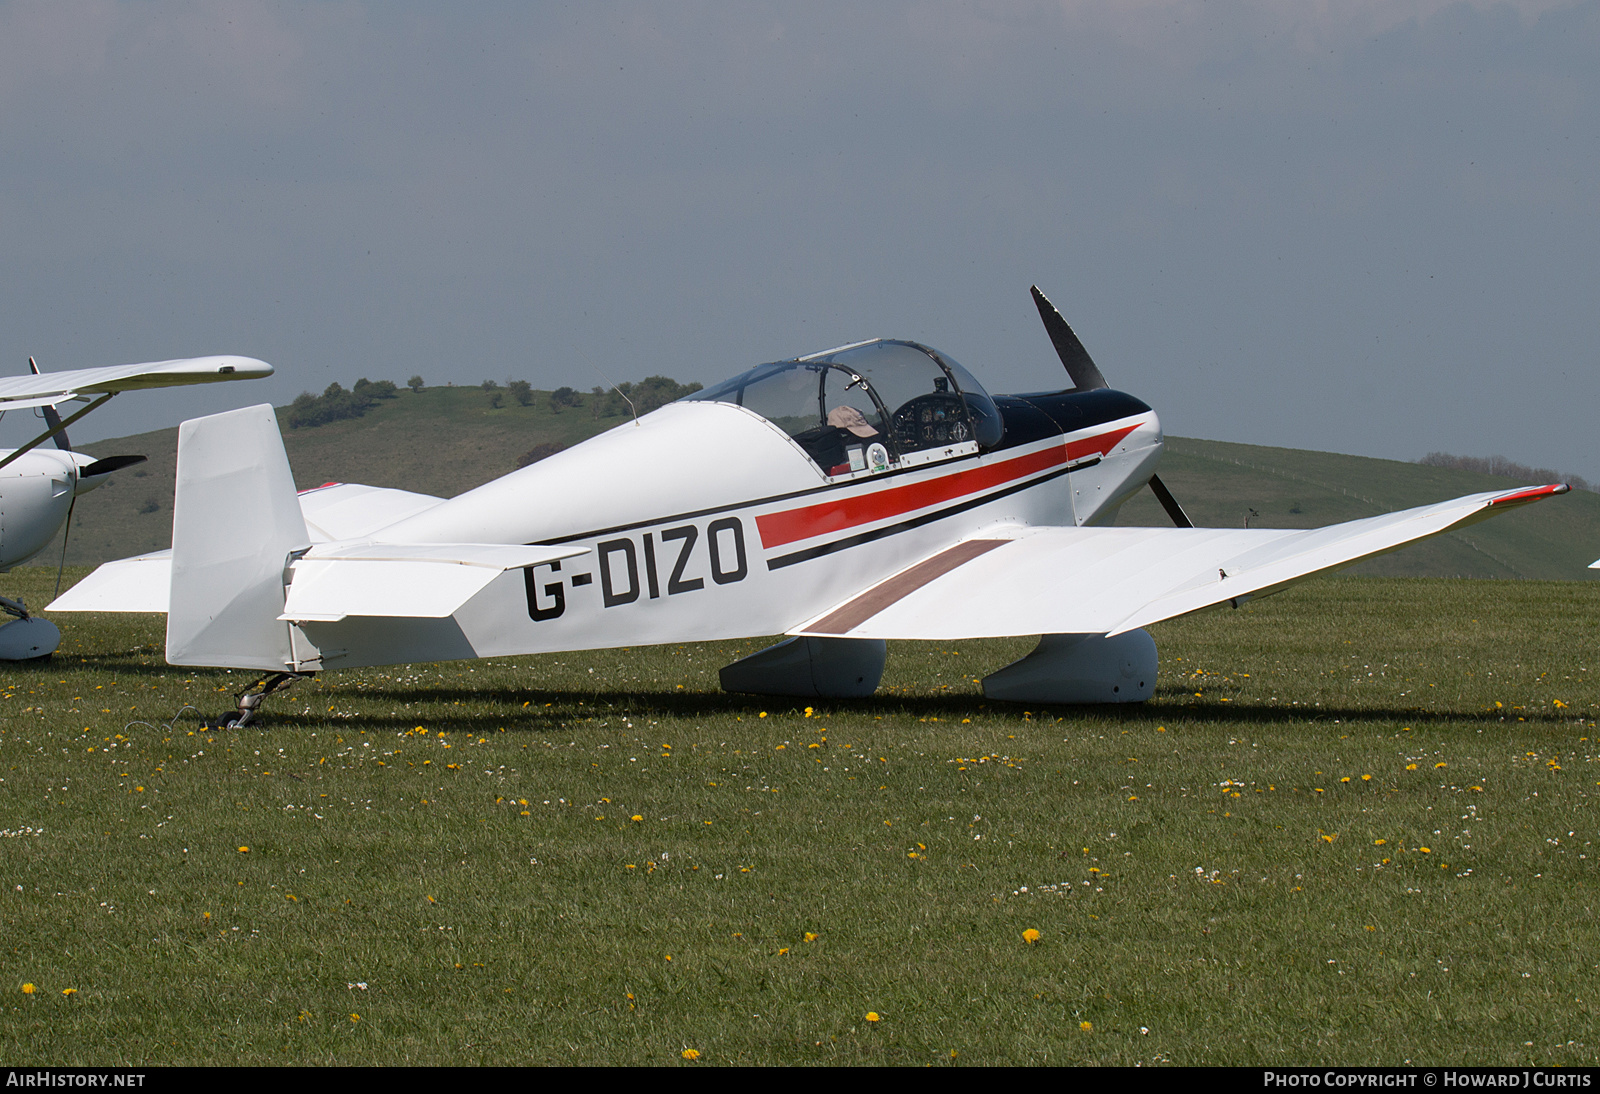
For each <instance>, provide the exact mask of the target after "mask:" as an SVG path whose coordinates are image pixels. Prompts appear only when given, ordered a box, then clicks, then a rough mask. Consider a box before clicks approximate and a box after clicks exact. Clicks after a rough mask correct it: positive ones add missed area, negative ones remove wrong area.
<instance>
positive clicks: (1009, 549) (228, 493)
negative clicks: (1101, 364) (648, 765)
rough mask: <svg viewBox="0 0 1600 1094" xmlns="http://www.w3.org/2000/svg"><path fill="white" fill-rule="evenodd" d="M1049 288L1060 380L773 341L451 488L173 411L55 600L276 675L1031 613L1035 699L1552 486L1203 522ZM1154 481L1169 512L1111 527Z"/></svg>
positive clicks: (800, 657)
mask: <svg viewBox="0 0 1600 1094" xmlns="http://www.w3.org/2000/svg"><path fill="white" fill-rule="evenodd" d="M1034 296H1035V301H1036V303H1037V305H1038V307H1039V311H1040V314H1041V316H1042V317H1043V318H1044V320H1045V324H1046V327H1047V329H1048V331H1049V333H1050V335H1051V339H1052V341H1053V342H1054V343H1055V346H1056V349H1057V352H1058V354H1059V355H1060V357H1061V359H1062V362H1063V363H1064V364H1065V365H1066V367H1067V371H1068V373H1069V374H1070V376H1071V377H1072V380H1073V385H1074V386H1073V387H1072V388H1071V389H1068V390H1064V391H1054V392H1046V393H1040V394H1030V395H1014V396H1004V395H1002V396H994V397H991V396H990V395H989V394H988V393H986V392H985V391H984V389H983V387H982V385H980V384H979V383H978V381H977V379H976V378H975V377H973V375H972V374H971V373H970V372H968V371H967V370H966V369H964V368H962V367H961V366H960V365H959V364H957V363H956V362H955V361H953V360H951V359H950V358H949V357H948V356H946V355H944V354H942V353H939V352H938V351H936V350H932V349H929V348H928V347H926V346H922V345H918V344H916V343H913V342H900V341H883V340H877V341H870V342H858V343H855V344H852V345H848V346H842V347H840V348H838V349H833V350H828V351H826V352H823V353H818V354H813V355H811V356H808V357H798V358H794V359H793V360H788V361H778V362H775V363H772V364H766V365H761V366H759V367H757V368H754V369H751V370H750V371H748V372H744V373H741V374H739V375H738V376H735V377H733V378H731V379H729V380H726V381H724V382H722V383H719V384H716V385H715V386H713V387H710V388H708V389H705V390H703V391H700V392H697V393H695V394H693V395H691V396H689V397H687V398H685V399H682V400H680V401H678V402H675V403H672V404H670V405H668V406H666V407H664V408H662V409H660V410H657V411H655V412H654V413H651V414H647V415H645V416H644V417H643V418H640V419H637V420H636V421H633V422H629V423H627V424H625V425H621V426H618V427H617V428H615V429H612V430H610V431H609V432H607V433H604V434H601V435H600V436H598V437H594V438H592V439H590V440H588V441H586V442H584V443H582V444H579V445H576V446H574V447H572V448H570V449H567V450H566V451H564V452H561V453H558V454H557V455H554V456H551V457H549V458H547V459H545V460H542V461H540V462H538V463H536V464H533V465H531V466H529V467H526V468H523V469H521V470H519V471H515V472H512V473H511V474H509V475H507V476H505V477H504V478H501V479H497V480H495V481H494V482H490V483H487V484H485V485H483V486H480V487H478V488H477V489H475V490H470V491H468V492H467V493H465V494H462V495H460V496H458V497H456V498H453V499H450V500H448V501H446V500H443V499H440V498H434V497H429V496H426V495H421V494H414V493H410V492H407V491H403V490H392V489H375V488H372V487H366V486H356V485H346V484H330V485H327V486H324V487H320V488H318V489H315V490H308V491H306V492H305V493H303V494H300V495H299V496H298V497H297V496H296V493H295V489H294V485H293V478H292V477H291V475H290V471H289V464H288V459H287V457H286V455H285V453H284V449H283V443H282V438H281V437H280V436H279V433H278V429H277V423H276V419H275V417H274V415H273V412H272V408H271V407H267V406H258V407H250V408H247V409H244V410H237V411H233V412H231V413H228V414H219V415H215V416H212V417H209V418H200V419H197V420H194V421H189V422H185V423H184V424H183V426H182V428H181V431H180V434H179V444H178V478H177V496H176V499H175V503H174V515H173V547H172V550H171V551H169V552H160V553H157V554H153V555H146V556H141V557H138V558H133V559H124V560H122V561H120V562H113V563H107V564H106V565H105V566H103V567H101V568H100V569H99V570H98V571H96V572H95V573H94V574H93V575H91V576H90V577H89V578H87V579H85V580H84V581H83V582H82V583H80V584H79V585H78V586H77V587H75V588H73V589H72V590H70V591H69V592H68V593H67V594H66V595H64V596H62V597H61V598H60V599H59V600H57V601H56V602H55V603H54V604H52V605H51V608H52V609H56V610H63V611H65V610H86V611H94V610H99V611H106V610H125V611H165V612H166V613H167V645H166V652H167V660H168V661H169V662H170V663H172V664H175V665H205V666H218V667H228V668H234V669H251V670H258V671H260V672H261V673H262V674H263V676H262V679H261V680H259V681H257V682H256V683H255V684H253V685H251V687H250V688H249V689H247V690H246V691H245V692H244V693H242V694H241V695H240V696H239V715H238V718H237V721H235V722H234V724H241V725H242V724H244V723H245V722H247V721H249V720H250V718H251V717H252V715H253V714H254V712H255V711H256V709H257V708H258V706H259V704H260V702H261V700H262V698H264V696H265V695H266V694H268V693H270V692H271V691H273V690H274V689H276V688H278V687H280V686H283V685H284V684H286V683H289V682H292V681H293V680H294V679H297V678H299V677H300V676H303V675H305V674H309V673H314V672H316V671H318V670H320V669H322V668H324V667H338V668H344V667H356V666H363V665H381V664H401V663H411V662H419V661H442V660H452V659H457V658H471V657H499V656H506V655H510V654H523V653H543V652H551V651H560V650H574V649H594V648H604V647H618V646H635V645H646V644H651V643H665V642H691V641H709V640H716V639H729V638H744V637H750V636H757V635H764V634H777V633H783V634H787V635H789V636H791V637H790V638H789V639H788V640H786V641H784V642H781V643H779V644H778V645H775V646H772V647H770V648H768V649H765V650H762V651H761V652H759V653H756V654H753V655H751V656H749V657H746V658H744V659H743V660H740V661H737V662H735V663H734V664H731V665H729V666H727V667H726V668H724V669H723V670H722V674H721V682H722V686H723V687H724V688H725V689H727V690H730V691H735V692H746V693H755V694H776V695H791V696H804V697H853V696H865V695H870V694H871V693H872V692H873V691H874V690H875V689H876V688H877V686H878V681H879V678H880V675H881V673H882V671H883V666H884V660H885V655H886V654H885V640H886V639H890V638H895V639H907V638H916V639H936V640H939V641H948V640H952V639H962V638H979V637H992V636H1002V635H1026V634H1039V635H1042V636H1043V637H1042V639H1041V641H1040V643H1039V646H1038V648H1037V649H1036V650H1035V651H1034V652H1033V653H1031V654H1030V655H1028V656H1027V657H1025V658H1023V659H1022V660H1020V661H1018V662H1016V663H1015V664H1012V665H1010V666H1008V667H1006V668H1004V669H1001V670H1000V671H998V672H996V673H993V674H991V675H990V676H988V677H987V678H986V679H985V680H984V691H985V693H986V694H987V695H989V696H991V697H995V698H1000V699H1011V700H1023V701H1028V702H1059V703H1104V702H1131V701H1138V700H1142V699H1145V698H1147V697H1149V695H1150V694H1151V693H1152V691H1153V690H1154V687H1155V682H1156V649H1155V643H1154V641H1153V640H1152V639H1151V638H1150V636H1149V634H1148V633H1147V632H1146V631H1144V630H1143V629H1142V628H1144V627H1145V626H1146V625H1148V624H1151V623H1154V622H1157V621H1159V620H1162V619H1168V618H1171V617H1173V616H1178V615H1183V614H1185V613H1188V612H1192V611H1195V610H1197V609H1200V608H1203V607H1206V606H1209V605H1214V604H1222V603H1231V604H1233V605H1234V606H1235V607H1237V606H1238V605H1240V604H1242V603H1243V602H1244V601H1246V600H1248V599H1250V598H1251V597H1252V596H1261V595H1265V594H1267V593H1271V592H1275V591H1277V590H1279V589H1282V588H1284V587H1285V586H1287V585H1289V584H1292V583H1293V582H1296V581H1299V580H1301V579H1302V578H1305V577H1308V576H1310V575H1312V574H1315V573H1320V572H1323V571H1326V570H1332V569H1336V568H1339V567H1342V566H1346V565H1348V564H1350V563H1352V562H1355V561H1357V560H1358V559H1362V558H1367V557H1369V556H1371V555H1375V554H1381V553H1383V552H1386V551H1390V550H1393V549H1395V548H1396V547H1399V546H1400V545H1402V544H1405V543H1409V542H1411V541H1413V540H1417V539H1421V538H1423V537H1425V536H1431V535H1437V534H1439V533H1440V532H1444V531H1447V530H1449V529H1451V528H1458V527H1461V526H1462V525H1465V524H1470V523H1473V522H1474V521H1478V520H1482V519H1484V518H1486V517H1489V516H1492V515H1494V514H1497V513H1501V512H1505V511H1506V510H1509V509H1512V508H1515V507H1517V506H1519V505H1524V504H1527V503H1529V502H1532V501H1534V500H1536V499H1539V498H1543V497H1547V496H1550V495H1552V494H1559V493H1563V492H1565V491H1566V489H1567V487H1566V486H1564V485H1550V486H1540V487H1534V488H1531V489H1521V490H1511V491H1504V492H1494V493H1486V494H1476V495H1473V496H1471V497H1465V498H1460V499H1457V500H1455V501H1448V502H1442V503H1440V504H1437V505H1429V506H1424V507H1422V508H1419V509H1411V510H1407V511H1405V512H1401V513H1390V514H1386V515H1383V516H1377V517H1369V518H1367V519H1364V520H1356V521H1351V522H1349V523H1346V524H1339V525H1334V526H1332V527H1328V528H1320V529H1312V530H1283V529H1268V528H1247V529H1201V528H1194V527H1192V526H1190V523H1189V521H1188V519H1187V518H1186V517H1185V516H1184V515H1183V511H1182V509H1181V508H1179V506H1178V504H1177V502H1176V501H1174V500H1173V498H1172V496H1171V494H1170V493H1169V492H1168V491H1167V490H1166V488H1165V487H1164V486H1163V485H1162V484H1161V481H1160V480H1159V479H1158V478H1157V477H1156V476H1155V473H1154V472H1155V467H1156V464H1157V462H1158V461H1159V459H1160V457H1161V445H1162V433H1161V425H1160V422H1159V421H1158V420H1157V418H1156V415H1155V413H1154V412H1153V411H1152V410H1151V409H1150V408H1149V407H1148V406H1146V405H1145V404H1144V403H1142V402H1140V401H1139V400H1138V399H1136V398H1134V397H1133V396H1131V395H1126V394H1124V393H1122V392H1120V391H1115V390H1112V389H1111V388H1109V387H1108V386H1107V385H1106V382H1105V379H1104V378H1103V377H1102V376H1101V374H1100V370H1099V369H1098V368H1096V367H1095V365H1094V362H1093V361H1092V360H1090V358H1089V355H1088V354H1087V353H1086V352H1085V351H1084V349H1083V346H1082V345H1081V344H1080V343H1079V341H1078V338H1077V336H1076V335H1075V334H1073V332H1072V330H1071V328H1070V327H1069V326H1068V325H1067V324H1066V322H1065V321H1064V320H1063V319H1062V318H1061V316H1060V315H1059V314H1058V313H1057V312H1056V310H1055V308H1054V307H1053V306H1051V305H1050V303H1049V301H1047V300H1046V299H1045V298H1044V296H1043V295H1042V294H1040V293H1039V291H1038V290H1037V289H1035V290H1034ZM1147 484H1148V485H1149V486H1150V487H1152V488H1153V489H1154V490H1155V492H1156V494H1157V496H1158V497H1159V498H1160V500H1161V502H1162V504H1163V506H1164V507H1165V508H1166V510H1167V512H1168V513H1169V515H1170V516H1171V517H1172V519H1173V521H1174V523H1175V524H1177V525H1179V527H1175V528H1111V527H1106V525H1108V524H1109V523H1110V522H1111V520H1112V519H1113V518H1114V516H1115V515H1116V512H1117V507H1118V506H1119V505H1121V504H1122V502H1123V501H1125V500H1126V499H1127V498H1128V497H1129V495H1131V494H1133V493H1134V492H1135V491H1137V490H1139V489H1141V488H1143V487H1144V486H1145V485H1147Z"/></svg>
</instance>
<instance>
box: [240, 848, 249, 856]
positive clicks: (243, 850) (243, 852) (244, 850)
mask: <svg viewBox="0 0 1600 1094" xmlns="http://www.w3.org/2000/svg"><path fill="white" fill-rule="evenodd" d="M239 853H240V854H241V855H245V854H249V853H250V848H248V847H241V848H239Z"/></svg>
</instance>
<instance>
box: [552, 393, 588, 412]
mask: <svg viewBox="0 0 1600 1094" xmlns="http://www.w3.org/2000/svg"><path fill="white" fill-rule="evenodd" d="M582 405H583V396H582V395H579V394H578V393H577V392H576V391H575V390H573V389H572V388H570V387H558V388H556V389H555V390H554V391H552V392H551V393H550V413H552V414H560V413H561V412H562V411H563V410H565V409H566V408H567V407H569V406H582Z"/></svg>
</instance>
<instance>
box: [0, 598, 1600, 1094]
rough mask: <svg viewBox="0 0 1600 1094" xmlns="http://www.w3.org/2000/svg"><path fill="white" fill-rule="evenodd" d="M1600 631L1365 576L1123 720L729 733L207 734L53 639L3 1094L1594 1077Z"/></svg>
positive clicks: (944, 649)
mask: <svg viewBox="0 0 1600 1094" xmlns="http://www.w3.org/2000/svg"><path fill="white" fill-rule="evenodd" d="M53 576H54V575H53V573H52V572H50V571H46V570H35V571H25V572H22V571H19V573H18V574H16V575H13V579H14V580H12V582H11V584H10V585H9V586H8V592H9V591H12V590H13V589H16V590H18V591H20V592H21V593H22V594H23V595H25V596H30V598H31V596H41V597H42V596H43V595H44V594H45V593H46V592H47V591H48V583H49V582H50V581H51V580H53ZM1597 620H1600V586H1595V585H1593V584H1586V583H1543V582H1469V581H1419V580H1400V579H1393V580H1390V579H1357V578H1341V579H1333V580H1326V581H1322V582H1315V583H1312V584H1310V585H1307V586H1303V587H1300V588H1298V589H1296V590H1293V591H1291V592H1289V593H1285V594H1283V595H1281V596H1279V597H1276V598H1272V599H1269V600H1266V601H1261V602H1257V603H1255V604H1252V605H1251V606H1249V607H1248V608H1246V609H1245V610H1242V611H1237V612H1232V611H1218V612H1211V613H1205V614H1201V615H1198V616H1195V617H1191V618H1188V619H1184V620H1177V621H1173V622H1169V623H1165V624H1161V625H1160V626H1158V627H1156V628H1153V633H1154V634H1155V636H1156V638H1157V641H1158V643H1159V644H1160V647H1161V655H1162V679H1161V684H1160V687H1159V689H1158V691H1157V695H1156V697H1155V699H1154V700H1153V701H1151V702H1149V703H1147V704H1144V705H1142V706H1138V707H1132V708H1126V709H1104V710H1096V709H1059V710H1057V709H1034V710H1029V709H1022V708H1016V707H1012V706H1006V705H1001V704H989V703H986V702H985V701H984V699H983V698H982V696H981V694H980V693H979V692H978V690H977V687H976V685H975V684H974V683H973V680H974V678H976V677H978V676H981V675H982V674H983V673H984V672H987V671H991V670H992V669H994V668H995V667H997V666H998V665H1000V664H1001V663H1003V662H1004V661H1006V660H1007V659H1009V658H1011V657H1014V656H1016V655H1018V654H1020V653H1021V652H1023V651H1024V650H1025V649H1026V648H1027V646H1028V643H1027V642H1022V641H1018V642H971V643H960V644H956V645H941V644H914V643H903V644H896V645H895V646H893V648H892V650H891V657H890V663H889V671H888V675H887V676H886V678H885V687H884V688H883V689H882V690H881V691H880V692H879V694H878V696H877V697H875V698H874V699H872V700H869V701H862V702H845V703H835V702H829V703H816V704H813V707H812V708H811V709H808V708H807V707H806V705H805V704H803V703H791V702H787V701H781V700H769V701H760V700H754V699H749V698H742V697H733V696H727V695H723V694H721V693H720V692H719V691H717V689H716V686H715V685H716V675H715V670H716V669H717V667H719V666H720V665H722V664H724V663H726V662H727V661H729V660H731V659H732V658H733V657H735V656H737V655H738V654H739V653H741V652H745V651H748V650H750V649H753V648H755V646H756V643H753V642H746V643H724V644H719V645H712V646H688V647H677V646H669V647H658V648H652V649H642V650H629V651H614V652H601V653H579V654H565V655H555V656H545V657H528V658H517V659H507V660H499V659H497V660H494V661H493V662H474V663H459V664H445V665H414V666H403V667H399V668H392V669H378V670H362V671H350V672H343V673H336V672H330V673H326V674H324V675H323V676H321V677H320V678H318V679H317V680H315V681H313V682H309V683H302V684H299V685H297V686H296V688H295V689H294V690H292V691H291V692H290V693H289V695H288V696H287V697H286V698H285V699H275V700H273V701H272V702H271V703H270V704H269V711H268V714H269V717H268V721H267V723H266V724H265V725H264V726H262V727H260V728H250V729H245V730H239V731H219V732H206V731H203V730H200V729H199V728H198V719H197V716H196V713H195V709H193V708H197V709H198V710H199V711H200V712H202V713H206V714H216V713H220V712H221V711H223V710H225V709H229V708H230V707H231V699H230V697H229V694H228V693H229V692H230V691H231V690H233V689H235V688H237V687H239V686H242V684H243V683H244V682H245V680H244V678H243V677H241V676H237V675H229V674H226V673H220V672H185V671H181V670H178V669H174V668H171V667H169V666H167V665H165V664H164V663H163V661H162V658H161V642H162V637H161V629H160V620H159V618H155V617H120V618H119V617H111V616H106V617H92V616H74V617H71V618H68V619H66V620H65V622H64V627H65V633H66V638H65V641H64V643H63V646H62V649H61V651H60V652H59V653H58V654H57V655H56V657H55V659H54V660H53V661H51V662H47V663H44V664H41V665H13V666H7V667H6V668H5V670H4V676H3V680H4V683H5V687H4V690H3V693H0V694H3V698H0V923H3V924H4V939H5V955H4V973H3V975H0V990H3V992H4V995H3V999H4V1004H3V1005H4V1008H5V1017H4V1021H3V1022H0V1058H3V1059H5V1060H6V1061H7V1062H8V1063H11V1064H16V1065H35V1064H96V1065H110V1064H126V1065H136V1064H146V1065H149V1064H209V1063H229V1064H235V1063H237V1064H272V1063H279V1062H281V1063H293V1064H315V1063H329V1064H384V1063H417V1064H477V1063H500V1064H507V1063H509V1064H521V1063H585V1064H599V1063H609V1064H678V1065H692V1066H706V1065H710V1064H722V1063H767V1064H807V1063H815V1064H836V1063H866V1064H954V1065H961V1064H1040V1063H1060V1064H1074V1063H1085V1064H1087V1063H1107V1064H1135V1063H1143V1064H1160V1063H1172V1064H1212V1063H1233V1064H1318V1063H1344V1064H1358V1063H1373V1064H1378V1063H1387V1064H1397V1063H1401V1062H1403V1061H1411V1062H1414V1063H1418V1064H1424V1063H1431V1064H1441V1063H1481V1064H1523V1063H1539V1064H1584V1065H1594V1064H1595V1063H1596V1062H1597V1057H1600V1051H1597V1050H1600V1028H1597V1020H1596V1014H1597V1010H1596V1006H1595V993H1596V991H1600V974H1597V962H1600V957H1597V956H1596V955H1597V954H1600V921H1597V917H1596V904H1597V903H1600V901H1597V898H1596V891H1597V890H1595V889H1592V888H1590V886H1591V885H1592V884H1593V882H1594V879H1595V867H1596V864H1597V862H1600V858H1597V856H1600V847H1597V846H1596V844H1597V842H1600V834H1597V833H1600V823H1597V820H1596V818H1597V817H1600V812H1597V810H1596V804H1597V803H1596V796H1597V795H1600V763H1597V756H1600V749H1597V748H1596V743H1595V735H1596V730H1595V721H1596V714H1597V710H1600V694H1597V690H1596V687H1595V683H1594V675H1593V673H1592V672H1591V669H1592V665H1591V663H1590V659H1591V658H1593V657H1594V655H1595V653H1596V638H1597V629H1600V623H1597V622H1596V621H1597ZM1029 931H1037V932H1038V936H1037V940H1036V941H1034V942H1032V943H1030V942H1028V941H1027V940H1026V937H1025V932H1029ZM30 987H31V990H30ZM874 1016H875V1017H876V1020H873V1018H874ZM686 1052H694V1053H698V1057H697V1058H693V1059H690V1058H686V1056H685V1053H686Z"/></svg>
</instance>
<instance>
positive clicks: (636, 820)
mask: <svg viewBox="0 0 1600 1094" xmlns="http://www.w3.org/2000/svg"><path fill="white" fill-rule="evenodd" d="M628 819H629V820H631V821H633V823H635V824H638V823H639V822H640V821H642V820H644V818H643V817H642V816H640V815H639V814H638V813H635V814H634V815H633V816H631V817H629V818H628Z"/></svg>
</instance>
